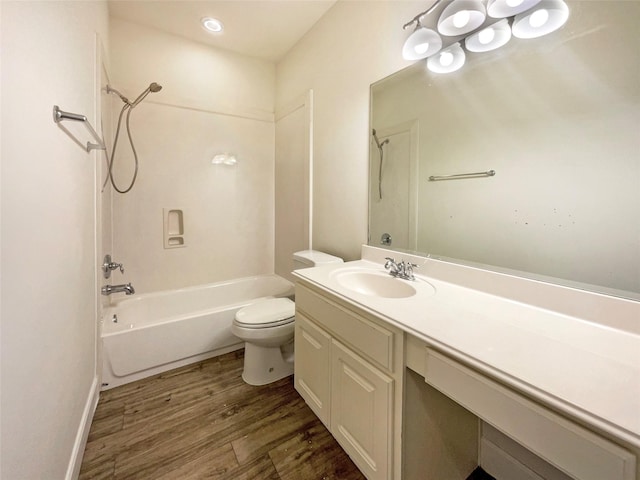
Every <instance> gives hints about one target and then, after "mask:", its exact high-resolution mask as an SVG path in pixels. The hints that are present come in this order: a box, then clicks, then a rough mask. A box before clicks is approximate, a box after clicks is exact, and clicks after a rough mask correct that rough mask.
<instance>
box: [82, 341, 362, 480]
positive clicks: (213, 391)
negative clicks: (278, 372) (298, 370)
mask: <svg viewBox="0 0 640 480" xmlns="http://www.w3.org/2000/svg"><path fill="white" fill-rule="evenodd" d="M242 361H243V352H242V351H238V352H232V353H230V354H227V355H223V356H221V357H216V358H213V359H210V360H206V361H204V362H200V363H196V364H193V365H188V366H186V367H182V368H179V369H176V370H172V371H170V372H166V373H163V374H161V375H158V376H155V377H151V378H147V379H144V380H140V381H138V382H134V383H130V384H128V385H124V386H121V387H116V388H114V389H112V390H107V391H105V392H102V394H101V396H100V401H99V403H98V407H97V409H96V413H95V416H94V419H93V423H92V425H91V430H90V433H89V440H88V442H87V446H86V449H85V452H84V457H83V460H82V468H81V471H80V479H81V480H82V479H153V480H170V479H171V480H174V479H176V480H178V479H179V480H190V479H219V480H226V479H229V480H231V479H233V480H251V479H256V480H260V479H265V480H266V479H269V480H271V479H273V480H314V479H318V480H325V479H326V480H331V479H335V480H338V479H339V480H365V477H364V476H363V475H362V474H361V473H360V472H359V471H358V469H357V468H356V467H355V465H354V464H353V462H352V461H351V460H350V459H349V457H348V456H347V454H346V453H344V451H343V450H342V449H341V448H340V446H339V445H338V444H337V443H336V441H335V440H334V438H333V437H332V436H331V434H330V433H329V432H328V431H327V429H326V428H325V427H324V425H322V423H321V422H320V421H319V420H318V419H317V417H316V416H315V415H314V414H313V412H311V410H310V409H309V407H307V405H306V404H305V403H304V401H303V400H302V398H301V397H300V396H299V395H298V393H297V392H296V391H295V390H294V388H293V378H292V377H289V378H286V379H283V380H280V381H278V382H275V383H273V384H271V385H266V386H263V387H252V386H250V385H247V384H245V383H244V382H243V381H242V378H241V374H242Z"/></svg>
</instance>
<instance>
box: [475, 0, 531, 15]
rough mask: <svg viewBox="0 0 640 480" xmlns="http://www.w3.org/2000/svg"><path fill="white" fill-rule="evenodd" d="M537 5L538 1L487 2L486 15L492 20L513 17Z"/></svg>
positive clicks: (497, 0) (509, 0)
mask: <svg viewBox="0 0 640 480" xmlns="http://www.w3.org/2000/svg"><path fill="white" fill-rule="evenodd" d="M538 3H540V0H488V3H487V14H488V15H489V16H490V17H493V18H506V17H513V16H514V15H517V14H519V13H522V12H526V11H527V10H529V9H530V8H532V7H535V6H536V5H537V4H538Z"/></svg>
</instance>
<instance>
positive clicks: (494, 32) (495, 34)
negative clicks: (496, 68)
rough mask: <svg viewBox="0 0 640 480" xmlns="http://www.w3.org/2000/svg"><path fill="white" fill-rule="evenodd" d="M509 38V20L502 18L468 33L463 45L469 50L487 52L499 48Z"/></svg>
mask: <svg viewBox="0 0 640 480" xmlns="http://www.w3.org/2000/svg"><path fill="white" fill-rule="evenodd" d="M509 40H511V28H509V21H508V20H507V19H506V18H503V19H502V20H500V21H499V22H497V23H494V24H493V25H489V26H488V27H486V28H483V29H482V30H480V31H478V32H475V33H473V34H471V35H469V36H468V37H467V38H465V39H464V46H465V48H466V49H467V50H469V51H470V52H475V53H480V52H489V51H491V50H495V49H496V48H500V47H502V46H503V45H505V44H506V43H507V42H508V41H509Z"/></svg>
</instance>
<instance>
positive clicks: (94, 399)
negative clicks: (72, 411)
mask: <svg viewBox="0 0 640 480" xmlns="http://www.w3.org/2000/svg"><path fill="white" fill-rule="evenodd" d="M99 398H100V389H99V388H98V376H97V375H96V376H94V377H93V383H92V384H91V389H90V390H89V395H88V396H87V401H86V403H85V405H84V411H83V412H82V419H81V421H80V426H79V427H78V432H77V433H76V441H75V442H74V444H73V451H72V452H71V458H70V459H69V466H68V467H67V474H66V475H65V480H76V479H77V478H78V476H79V475H80V467H81V465H82V456H83V455H84V448H85V447H86V445H87V438H89V430H90V429H91V421H92V420H93V414H94V413H95V411H96V407H97V406H98V399H99Z"/></svg>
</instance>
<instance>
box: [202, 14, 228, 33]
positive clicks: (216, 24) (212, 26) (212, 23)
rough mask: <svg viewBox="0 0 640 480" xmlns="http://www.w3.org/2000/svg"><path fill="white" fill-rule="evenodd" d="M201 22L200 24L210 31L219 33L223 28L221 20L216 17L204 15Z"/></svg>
mask: <svg viewBox="0 0 640 480" xmlns="http://www.w3.org/2000/svg"><path fill="white" fill-rule="evenodd" d="M201 22H202V26H203V27H204V28H205V29H206V30H208V31H210V32H214V33H220V32H221V31H222V30H223V29H224V26H223V25H222V22H221V21H220V20H218V19H216V18H210V17H206V18H203V19H202V20H201Z"/></svg>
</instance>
